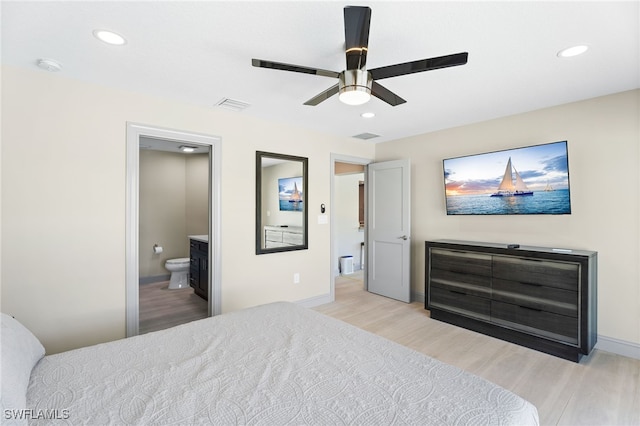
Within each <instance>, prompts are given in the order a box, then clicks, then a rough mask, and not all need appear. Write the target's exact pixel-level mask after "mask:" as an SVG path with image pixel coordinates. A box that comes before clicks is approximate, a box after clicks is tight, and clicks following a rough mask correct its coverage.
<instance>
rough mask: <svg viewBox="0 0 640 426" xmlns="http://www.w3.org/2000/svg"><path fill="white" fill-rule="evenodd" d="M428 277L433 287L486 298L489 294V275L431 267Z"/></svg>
mask: <svg viewBox="0 0 640 426" xmlns="http://www.w3.org/2000/svg"><path fill="white" fill-rule="evenodd" d="M430 279H431V285H432V286H433V287H440V288H444V289H447V290H457V291H459V292H462V293H465V294H470V295H475V296H484V297H487V298H488V297H490V296H491V277H484V276H480V275H466V274H461V273H458V272H451V271H444V270H442V269H432V270H431V276H430Z"/></svg>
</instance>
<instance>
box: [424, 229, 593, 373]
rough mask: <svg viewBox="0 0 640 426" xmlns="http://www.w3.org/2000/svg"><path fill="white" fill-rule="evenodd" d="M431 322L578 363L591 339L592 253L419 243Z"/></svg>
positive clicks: (586, 352)
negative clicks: (421, 245)
mask: <svg viewBox="0 0 640 426" xmlns="http://www.w3.org/2000/svg"><path fill="white" fill-rule="evenodd" d="M425 249H426V265H425V266H426V272H425V281H426V282H425V284H426V293H427V299H426V306H425V308H426V309H428V310H429V311H430V313H431V318H434V319H437V320H441V321H445V322H448V323H451V324H455V325H458V326H461V327H465V328H468V329H470V330H474V331H477V332H480V333H484V334H488V335H490V336H493V337H497V338H499V339H503V340H507V341H510V342H513V343H517V344H520V345H523V346H527V347H529V348H532V349H537V350H539V351H542V352H546V353H549V354H552V355H556V356H559V357H562V358H566V359H569V360H572V361H576V362H578V361H579V360H580V358H581V357H582V356H583V355H588V354H589V353H590V352H591V350H592V349H593V347H594V345H595V343H596V338H597V337H596V336H597V319H596V315H597V305H596V303H597V302H596V301H597V293H596V292H597V283H596V280H597V253H596V252H593V251H585V250H564V249H551V248H543V247H529V246H523V247H517V248H509V247H507V246H506V245H504V244H493V243H476V242H468V241H452V240H439V241H427V242H426V247H425Z"/></svg>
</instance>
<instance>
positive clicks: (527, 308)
mask: <svg viewBox="0 0 640 426" xmlns="http://www.w3.org/2000/svg"><path fill="white" fill-rule="evenodd" d="M518 306H520V307H521V308H522V309H526V310H528V311H535V312H542V309H536V308H530V307H528V306H522V305H518Z"/></svg>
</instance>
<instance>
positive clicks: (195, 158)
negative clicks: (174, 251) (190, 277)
mask: <svg viewBox="0 0 640 426" xmlns="http://www.w3.org/2000/svg"><path fill="white" fill-rule="evenodd" d="M185 174H186V181H185V183H186V186H187V188H186V191H187V192H186V200H187V201H186V203H187V211H186V214H187V235H204V234H208V233H209V154H196V155H187V156H186V170H185ZM187 253H188V252H187ZM187 257H188V256H187Z"/></svg>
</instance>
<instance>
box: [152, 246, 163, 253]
mask: <svg viewBox="0 0 640 426" xmlns="http://www.w3.org/2000/svg"><path fill="white" fill-rule="evenodd" d="M153 252H154V253H155V254H160V253H162V247H161V246H153Z"/></svg>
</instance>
